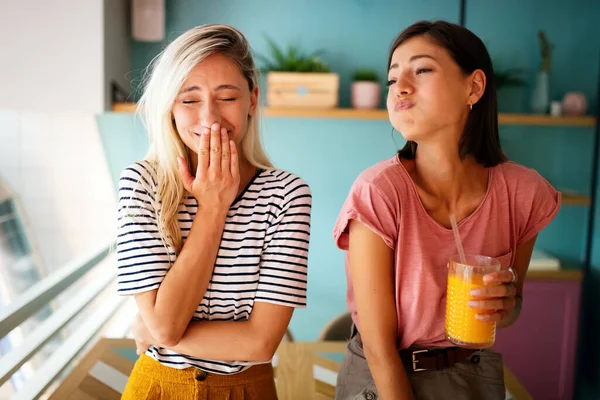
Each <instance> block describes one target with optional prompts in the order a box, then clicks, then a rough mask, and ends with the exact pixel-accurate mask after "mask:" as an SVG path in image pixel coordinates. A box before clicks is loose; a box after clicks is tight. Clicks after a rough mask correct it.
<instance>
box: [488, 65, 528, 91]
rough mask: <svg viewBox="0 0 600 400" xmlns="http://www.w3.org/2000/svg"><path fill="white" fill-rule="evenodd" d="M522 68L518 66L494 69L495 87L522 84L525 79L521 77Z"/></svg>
mask: <svg viewBox="0 0 600 400" xmlns="http://www.w3.org/2000/svg"><path fill="white" fill-rule="evenodd" d="M522 73H523V70H521V69H519V68H509V69H505V70H494V81H495V82H496V89H500V88H503V87H508V86H523V85H525V80H524V79H523V78H521V76H520V75H521V74H522Z"/></svg>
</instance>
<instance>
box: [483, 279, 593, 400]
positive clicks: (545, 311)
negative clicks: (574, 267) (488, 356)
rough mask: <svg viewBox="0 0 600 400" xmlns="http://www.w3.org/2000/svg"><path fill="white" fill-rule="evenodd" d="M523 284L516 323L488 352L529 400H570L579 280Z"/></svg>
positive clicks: (572, 393)
mask: <svg viewBox="0 0 600 400" xmlns="http://www.w3.org/2000/svg"><path fill="white" fill-rule="evenodd" d="M556 274H557V277H556V279H547V278H536V277H535V276H534V277H531V278H528V279H527V280H526V282H525V285H524V287H523V298H524V303H523V309H522V311H521V317H520V318H519V320H518V321H517V322H516V323H515V324H514V325H512V326H511V327H509V328H506V329H499V330H498V332H497V333H496V344H495V345H494V350H495V351H498V352H500V353H502V355H503V357H504V364H505V365H506V366H507V367H508V368H509V369H510V370H511V371H512V372H513V373H514V374H515V376H517V377H518V379H519V381H520V382H521V384H523V386H524V387H525V388H526V389H527V391H528V392H529V393H530V394H531V395H532V396H533V398H534V399H544V400H559V399H560V400H563V399H572V398H573V395H574V386H575V370H576V359H577V336H578V327H579V309H580V299H581V276H582V274H573V273H572V274H571V276H568V277H560V276H559V275H560V272H557V273H556Z"/></svg>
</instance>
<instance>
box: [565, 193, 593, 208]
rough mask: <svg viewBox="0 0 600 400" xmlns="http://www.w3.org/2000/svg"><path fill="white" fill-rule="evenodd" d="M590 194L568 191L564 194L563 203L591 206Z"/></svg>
mask: <svg viewBox="0 0 600 400" xmlns="http://www.w3.org/2000/svg"><path fill="white" fill-rule="evenodd" d="M591 200H592V199H591V198H590V196H586V195H583V194H575V193H566V192H563V194H562V204H563V205H569V206H589V205H590V204H591V203H592V202H591Z"/></svg>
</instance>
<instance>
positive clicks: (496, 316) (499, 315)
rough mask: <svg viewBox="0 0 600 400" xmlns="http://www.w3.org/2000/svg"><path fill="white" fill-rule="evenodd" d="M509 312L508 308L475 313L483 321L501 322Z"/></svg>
mask: <svg viewBox="0 0 600 400" xmlns="http://www.w3.org/2000/svg"><path fill="white" fill-rule="evenodd" d="M508 315H509V312H508V311H507V310H498V311H496V312H493V313H486V314H475V318H477V320H479V321H483V322H500V321H502V320H503V319H504V318H506V317H508Z"/></svg>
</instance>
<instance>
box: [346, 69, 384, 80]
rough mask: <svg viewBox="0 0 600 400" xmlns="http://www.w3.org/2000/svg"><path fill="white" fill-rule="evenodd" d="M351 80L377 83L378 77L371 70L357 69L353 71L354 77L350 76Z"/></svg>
mask: <svg viewBox="0 0 600 400" xmlns="http://www.w3.org/2000/svg"><path fill="white" fill-rule="evenodd" d="M352 80H353V81H354V82H356V81H368V82H377V81H379V77H378V76H377V72H375V71H373V70H372V69H357V70H356V71H354V75H353V76H352Z"/></svg>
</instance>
